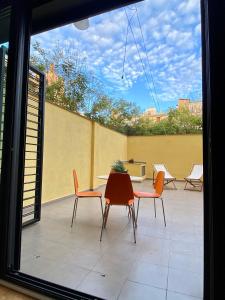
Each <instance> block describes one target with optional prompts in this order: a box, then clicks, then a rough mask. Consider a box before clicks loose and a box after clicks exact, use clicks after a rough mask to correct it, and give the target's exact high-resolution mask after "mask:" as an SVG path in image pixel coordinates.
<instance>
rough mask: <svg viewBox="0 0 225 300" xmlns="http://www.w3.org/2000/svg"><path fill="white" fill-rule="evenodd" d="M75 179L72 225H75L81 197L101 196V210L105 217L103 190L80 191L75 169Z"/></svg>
mask: <svg viewBox="0 0 225 300" xmlns="http://www.w3.org/2000/svg"><path fill="white" fill-rule="evenodd" d="M73 179H74V190H75V200H74V207H73V215H72V221H71V227H72V226H73V220H74V217H75V218H76V213H77V204H78V199H79V198H99V199H100V203H101V210H102V217H103V207H102V193H101V192H98V191H96V192H93V191H88V192H79V191H78V187H79V186H78V179H77V173H76V171H75V170H73Z"/></svg>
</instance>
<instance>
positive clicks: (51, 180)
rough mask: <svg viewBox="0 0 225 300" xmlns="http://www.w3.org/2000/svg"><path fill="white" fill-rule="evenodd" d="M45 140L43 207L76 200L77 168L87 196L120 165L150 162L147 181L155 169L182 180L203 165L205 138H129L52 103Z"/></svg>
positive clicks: (48, 114)
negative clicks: (163, 168)
mask: <svg viewBox="0 0 225 300" xmlns="http://www.w3.org/2000/svg"><path fill="white" fill-rule="evenodd" d="M44 134H45V136H44V161H43V187H42V202H48V201H51V200H55V199H58V198H61V197H65V196H68V195H71V194H73V192H74V188H73V178H72V169H73V168H75V169H76V170H77V174H78V179H79V187H80V190H87V189H90V188H95V187H97V186H98V185H101V184H105V181H104V180H100V179H97V176H98V175H104V174H107V173H108V172H109V171H110V169H111V165H112V163H113V162H114V161H115V160H117V159H120V160H128V159H131V158H133V159H134V160H138V161H146V163H147V166H146V173H147V174H146V175H147V177H152V164H153V163H164V164H165V165H166V166H167V167H168V170H169V171H170V172H171V174H172V175H174V176H175V177H177V178H178V179H183V177H185V176H187V175H188V174H189V171H190V168H191V166H192V164H193V163H202V136H201V135H180V136H177V135H176V136H175V135H174V136H148V137H142V136H137V137H127V136H125V135H122V134H120V133H118V132H115V131H113V130H110V129H107V128H105V127H103V126H101V125H99V124H97V123H95V122H92V121H90V120H88V119H87V118H84V117H82V116H80V115H78V114H76V113H71V112H69V111H66V110H64V109H62V108H59V107H57V106H55V105H52V104H50V103H46V106H45V132H44Z"/></svg>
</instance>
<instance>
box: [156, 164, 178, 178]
mask: <svg viewBox="0 0 225 300" xmlns="http://www.w3.org/2000/svg"><path fill="white" fill-rule="evenodd" d="M153 168H154V170H155V171H156V172H157V173H158V172H160V171H163V172H164V173H165V178H174V177H173V176H172V175H171V174H170V172H169V171H168V170H167V168H166V167H165V165H164V164H153Z"/></svg>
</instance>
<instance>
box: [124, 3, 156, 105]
mask: <svg viewBox="0 0 225 300" xmlns="http://www.w3.org/2000/svg"><path fill="white" fill-rule="evenodd" d="M125 14H126V17H127V21H128V25H129V27H130V30H131V33H132V36H133V39H134V43H135V46H136V49H137V52H138V56H139V58H140V61H141V65H142V68H143V71H144V76H145V78H146V81H147V84H148V86H149V89H150V86H151V85H150V81H149V78H148V76H147V73H146V69H145V65H144V62H143V60H142V57H141V54H140V51H139V48H138V43H137V41H136V38H135V35H134V32H133V28H132V26H131V22H130V20H129V17H128V15H127V11H126V9H125ZM150 94H151V97H152V99H153V102H154V103H155V106H156V107H157V109H158V110H160V108H159V104H158V102H157V100H156V99H155V98H154V96H153V93H152V91H151V92H150Z"/></svg>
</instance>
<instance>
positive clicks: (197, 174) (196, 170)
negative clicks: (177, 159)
mask: <svg viewBox="0 0 225 300" xmlns="http://www.w3.org/2000/svg"><path fill="white" fill-rule="evenodd" d="M202 175H203V165H193V168H192V171H191V174H190V176H189V177H190V178H193V179H200V178H201V177H202Z"/></svg>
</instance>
